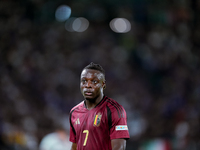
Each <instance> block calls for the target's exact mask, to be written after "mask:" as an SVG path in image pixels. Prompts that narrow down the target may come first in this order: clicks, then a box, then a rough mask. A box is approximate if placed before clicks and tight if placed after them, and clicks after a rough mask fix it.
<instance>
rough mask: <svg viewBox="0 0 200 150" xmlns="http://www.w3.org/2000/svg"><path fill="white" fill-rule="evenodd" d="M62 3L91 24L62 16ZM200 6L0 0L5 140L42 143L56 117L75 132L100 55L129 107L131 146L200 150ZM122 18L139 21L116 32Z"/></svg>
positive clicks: (0, 127) (112, 88)
mask: <svg viewBox="0 0 200 150" xmlns="http://www.w3.org/2000/svg"><path fill="white" fill-rule="evenodd" d="M63 5H64V6H69V7H70V8H71V13H70V18H78V17H82V18H85V19H87V20H88V22H89V26H88V28H87V29H86V30H84V31H81V32H76V31H73V30H71V31H70V30H67V28H66V26H67V25H66V22H67V21H68V20H70V18H68V19H67V20H65V21H61V20H60V21H59V20H56V17H55V12H56V10H57V9H58V7H59V6H63ZM199 14H200V1H198V0H162V1H161V0H123V1H120V0H96V1H95V0H94V1H92V0H74V1H72V0H68V1H64V0H0V135H1V140H0V149H1V150H37V149H38V146H39V143H40V142H41V140H42V138H43V137H44V136H45V135H46V134H48V133H51V132H53V131H55V129H56V127H57V126H59V125H62V126H63V127H64V128H65V129H66V131H67V132H68V130H69V122H68V117H69V111H70V109H71V108H72V107H73V106H74V105H76V104H78V103H79V102H80V101H82V100H83V97H82V95H81V93H80V90H79V76H80V73H81V71H82V68H83V67H85V66H86V65H88V64H89V63H90V62H94V63H99V64H101V65H102V66H103V68H104V69H105V70H106V80H107V88H106V90H105V94H106V95H107V96H109V97H111V98H113V99H115V100H116V101H118V102H119V103H120V104H122V105H123V106H124V108H125V109H126V111H127V116H128V126H129V130H130V135H131V138H130V139H129V140H128V142H127V150H199V149H200V128H199V127H200V100H199V99H200V67H199V65H200V49H199V48H200V15H199ZM114 18H126V19H127V20H128V21H129V22H130V24H131V29H130V30H129V31H128V32H125V33H116V32H114V31H113V30H112V29H111V28H110V26H109V24H110V21H111V20H112V19H114ZM79 21H80V20H79ZM75 25H77V24H75Z"/></svg>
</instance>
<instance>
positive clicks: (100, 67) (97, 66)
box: [83, 62, 105, 78]
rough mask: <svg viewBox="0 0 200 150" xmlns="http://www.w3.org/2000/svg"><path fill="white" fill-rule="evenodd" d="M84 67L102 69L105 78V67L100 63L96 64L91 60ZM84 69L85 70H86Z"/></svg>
mask: <svg viewBox="0 0 200 150" xmlns="http://www.w3.org/2000/svg"><path fill="white" fill-rule="evenodd" d="M84 69H94V70H98V71H100V72H101V73H102V74H103V75H104V78H105V70H104V69H103V67H102V66H101V65H99V64H95V63H93V62H91V63H90V64H89V65H87V66H86V67H85V68H84ZM84 69H83V70H84Z"/></svg>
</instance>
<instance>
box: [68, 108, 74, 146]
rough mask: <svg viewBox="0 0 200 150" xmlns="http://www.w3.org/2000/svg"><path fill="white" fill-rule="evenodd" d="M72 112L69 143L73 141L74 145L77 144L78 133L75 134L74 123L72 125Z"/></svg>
mask: <svg viewBox="0 0 200 150" xmlns="http://www.w3.org/2000/svg"><path fill="white" fill-rule="evenodd" d="M72 112H73V111H72ZM72 112H71V113H70V117H69V122H70V136H69V141H71V142H73V143H76V132H75V129H74V127H73V123H72Z"/></svg>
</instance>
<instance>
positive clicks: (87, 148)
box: [69, 96, 129, 150]
mask: <svg viewBox="0 0 200 150" xmlns="http://www.w3.org/2000/svg"><path fill="white" fill-rule="evenodd" d="M118 138H125V139H128V138H129V132H128V127H127V117H126V112H125V110H124V108H123V107H122V106H121V105H120V104H118V103H117V102H116V101H115V100H113V99H111V98H108V97H106V96H104V97H103V99H102V100H101V102H99V104H98V105H97V106H96V107H95V108H93V109H91V110H88V109H87V108H86V106H85V103H84V101H82V102H81V103H79V104H78V105H77V106H75V107H74V108H72V110H71V111H70V139H69V140H70V141H71V142H73V143H76V144H77V150H112V147H111V140H112V139H118Z"/></svg>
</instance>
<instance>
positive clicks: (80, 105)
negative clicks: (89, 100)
mask: <svg viewBox="0 0 200 150" xmlns="http://www.w3.org/2000/svg"><path fill="white" fill-rule="evenodd" d="M83 106H84V101H82V102H80V103H79V104H77V105H76V106H74V107H73V108H72V109H71V110H70V113H72V112H73V111H74V110H76V109H77V110H78V109H81V108H82V107H83Z"/></svg>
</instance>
